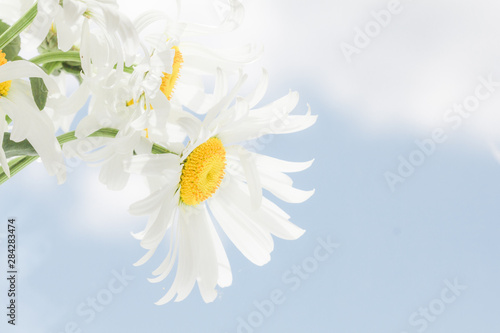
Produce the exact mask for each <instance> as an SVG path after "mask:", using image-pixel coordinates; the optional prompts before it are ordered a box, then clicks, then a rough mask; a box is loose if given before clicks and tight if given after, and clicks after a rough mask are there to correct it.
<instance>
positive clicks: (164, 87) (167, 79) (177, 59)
mask: <svg viewBox="0 0 500 333" xmlns="http://www.w3.org/2000/svg"><path fill="white" fill-rule="evenodd" d="M172 48H173V49H174V50H175V55H174V63H173V65H172V74H167V73H165V72H163V77H162V78H161V86H160V90H161V91H162V92H163V93H164V94H165V96H167V98H168V100H170V99H171V98H172V92H173V90H174V87H175V82H176V81H177V79H178V78H179V70H180V69H181V67H182V63H183V62H184V59H183V58H182V53H181V51H179V48H178V47H177V46H174V47H172Z"/></svg>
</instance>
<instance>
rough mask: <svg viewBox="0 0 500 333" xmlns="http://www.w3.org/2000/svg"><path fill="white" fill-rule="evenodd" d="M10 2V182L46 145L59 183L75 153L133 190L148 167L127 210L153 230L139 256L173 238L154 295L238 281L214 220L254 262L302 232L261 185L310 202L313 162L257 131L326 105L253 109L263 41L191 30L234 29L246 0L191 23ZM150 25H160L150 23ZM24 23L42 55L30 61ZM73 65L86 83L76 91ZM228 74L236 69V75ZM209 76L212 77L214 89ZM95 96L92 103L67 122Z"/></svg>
mask: <svg viewBox="0 0 500 333" xmlns="http://www.w3.org/2000/svg"><path fill="white" fill-rule="evenodd" d="M0 2H1V3H2V8H6V10H5V11H4V12H3V14H2V15H3V16H5V17H8V18H12V17H16V16H17V17H18V18H19V20H17V21H14V22H8V20H7V22H8V23H9V24H12V25H11V26H9V25H7V24H5V23H3V22H2V25H1V26H0V28H1V30H0V49H2V50H3V52H1V53H0V82H1V83H0V131H1V132H2V135H1V136H0V163H1V167H2V169H3V171H2V174H1V175H0V183H2V182H4V181H6V180H7V179H8V177H10V176H11V175H13V174H15V173H16V172H17V171H19V170H20V169H22V168H23V167H25V166H26V165H27V164H29V162H31V161H33V160H35V159H37V158H38V157H40V158H41V160H42V161H43V163H44V165H45V167H46V169H47V171H48V172H49V174H51V175H56V176H57V178H58V181H59V182H60V183H62V182H64V180H65V179H66V168H65V164H64V157H75V156H77V157H79V158H81V159H82V160H85V161H88V162H100V163H101V173H100V177H99V179H100V181H101V182H103V183H105V184H106V186H107V187H108V188H109V189H111V190H121V189H123V188H124V187H125V186H126V185H127V183H128V180H129V176H130V174H139V175H142V176H143V177H144V178H145V180H146V181H147V183H148V185H149V188H150V195H149V196H147V197H146V198H144V199H143V200H141V201H138V202H136V203H134V204H133V205H132V206H131V208H130V212H131V213H132V214H135V215H145V216H147V217H148V223H147V225H146V227H145V229H144V230H143V231H142V232H139V233H137V234H134V237H136V238H137V239H139V240H140V245H141V246H142V247H143V248H144V249H146V250H147V252H146V254H145V255H144V257H143V258H141V259H140V260H139V261H138V262H137V263H136V265H141V264H143V263H145V262H146V261H148V260H149V259H150V258H151V257H152V256H153V254H154V253H155V252H156V251H157V250H158V249H161V248H162V247H160V246H159V245H160V243H161V242H162V241H163V240H164V239H167V242H169V244H170V248H169V250H168V253H167V254H166V255H165V259H164V261H163V262H162V263H161V264H160V266H159V267H158V268H157V269H156V270H155V271H154V272H153V274H154V275H155V277H154V278H152V279H151V281H152V282H158V281H161V280H163V279H164V278H165V277H167V276H168V275H169V273H170V271H171V270H172V268H173V267H176V275H175V279H174V281H173V284H172V286H171V287H170V289H169V290H168V292H167V293H166V295H165V296H163V297H162V298H161V299H160V300H159V301H158V303H157V304H163V303H166V302H168V301H170V300H172V299H173V298H174V297H175V300H176V301H180V300H183V299H184V298H185V297H186V296H188V295H189V294H190V292H191V290H192V289H193V287H194V284H195V283H197V284H198V287H199V290H200V293H201V296H202V298H203V300H204V301H205V302H211V301H213V300H214V299H215V297H216V295H217V291H216V288H217V286H219V287H225V286H228V285H230V284H231V281H232V274H231V268H230V265H229V261H228V258H227V256H226V253H225V250H224V248H223V246H222V242H221V240H220V238H219V235H218V232H217V231H216V229H215V226H214V221H216V222H217V223H218V224H219V225H220V227H221V229H222V230H223V231H224V233H225V234H226V235H227V237H228V238H229V239H230V240H231V241H232V242H233V243H234V245H235V246H236V247H237V248H238V249H239V250H240V251H241V253H242V254H243V255H245V256H246V257H247V258H248V259H249V260H250V261H252V262H253V263H255V264H256V265H263V264H265V263H267V262H268V261H269V260H270V253H271V251H272V250H273V238H272V235H274V236H276V237H280V238H283V239H296V238H298V237H300V236H301V235H302V234H303V232H304V230H302V229H300V228H299V227H297V226H295V225H294V224H292V223H291V222H290V221H289V219H290V216H289V215H287V214H286V213H285V212H284V211H283V210H282V209H280V208H279V207H278V206H277V205H276V204H274V203H273V202H272V201H271V200H269V199H267V198H266V197H264V196H263V189H265V190H267V191H268V192H270V194H272V195H274V196H275V197H277V198H279V199H281V200H283V201H286V202H290V203H300V202H303V201H305V200H307V199H308V198H309V197H310V196H311V195H312V194H313V192H314V191H302V190H299V189H296V188H294V187H293V184H292V179H291V178H290V177H289V176H288V175H287V173H290V172H298V171H302V170H304V169H306V168H308V167H309V166H310V165H311V163H312V161H310V162H301V163H298V162H287V161H282V160H279V159H276V158H272V157H269V156H265V155H262V154H259V153H257V152H255V151H252V149H249V148H248V146H249V145H248V143H249V142H255V141H254V140H258V139H259V138H261V137H263V136H266V135H274V134H284V133H293V132H297V131H301V130H303V129H306V128H308V127H310V126H311V125H313V124H314V123H315V121H316V116H313V115H311V112H310V110H308V111H307V112H306V113H305V114H301V115H291V111H292V110H293V109H294V108H295V106H296V105H297V102H298V94H297V93H296V92H290V93H289V94H287V95H286V96H284V97H282V98H280V99H278V100H276V101H275V102H273V103H271V104H268V105H265V106H260V107H256V106H257V105H258V104H259V102H260V101H261V99H262V97H263V95H264V94H265V91H266V88H267V82H268V77H267V72H266V71H263V75H262V79H261V81H260V83H259V84H258V85H257V87H255V89H253V91H252V92H251V93H250V94H248V96H246V97H240V96H238V94H239V91H240V88H241V86H242V85H243V84H244V82H245V79H246V74H244V71H243V70H244V67H245V65H246V64H248V63H250V62H252V61H254V60H256V59H257V58H258V57H259V56H260V54H261V50H260V49H259V48H257V47H254V46H252V45H251V44H249V45H246V46H244V47H240V48H238V49H231V50H230V51H229V50H225V51H224V52H222V51H220V50H215V49H210V48H207V47H206V46H204V45H202V44H200V43H195V42H192V41H189V37H191V36H193V35H199V36H203V35H205V34H207V33H210V34H214V33H215V34H217V33H221V32H230V31H232V30H233V29H235V28H237V26H238V25H239V24H240V21H241V18H242V17H243V6H242V4H241V3H240V2H238V0H227V6H228V8H229V9H230V10H228V11H227V16H226V17H225V19H224V20H223V22H221V24H220V25H219V26H203V25H199V24H193V23H186V22H181V21H179V20H178V19H176V18H172V17H170V16H168V15H167V14H166V13H161V12H158V11H148V12H146V13H144V14H141V15H140V16H138V17H137V18H135V19H134V20H130V19H129V18H128V17H127V16H126V15H124V14H123V13H122V12H120V8H119V6H118V3H117V1H116V0H39V1H38V2H33V0H31V1H30V0H20V1H19V2H18V3H17V5H12V4H11V2H9V1H0ZM9 4H11V5H9ZM2 15H0V16H2ZM151 25H155V26H157V27H158V26H159V27H161V28H160V29H158V28H157V29H155V30H154V31H155V33H151V32H149V31H150V30H151V29H148V27H150V26H151ZM18 35H20V36H21V37H22V38H23V44H22V45H23V47H24V45H26V47H31V48H32V49H33V50H35V49H37V50H38V55H36V56H35V57H33V58H31V59H30V60H24V59H22V58H21V57H20V56H19V48H20V47H19V45H20V41H19V36H18ZM199 39H200V38H198V40H199ZM65 75H73V76H75V77H76V78H77V79H78V81H79V83H80V85H79V87H78V89H77V90H76V91H75V92H74V93H72V94H71V96H66V93H65V91H66V86H65V85H66V82H67V81H66V80H65V77H66V76H65ZM230 76H233V77H235V78H236V84H234V86H233V87H228V83H227V82H228V78H229V77H230ZM207 77H209V78H210V77H212V78H213V79H214V82H215V84H214V87H213V90H212V89H211V91H208V89H207V88H205V84H204V82H206V79H207ZM28 79H29V80H28ZM87 101H89V106H88V112H87V113H86V114H85V116H84V117H83V119H81V120H80V121H79V122H78V124H77V125H76V129H75V131H73V132H69V130H70V125H71V124H72V123H73V122H74V119H75V116H76V114H77V112H78V111H79V110H80V109H82V107H83V106H84V105H85V103H86V102H87ZM61 132H64V134H61V135H59V136H56V133H61ZM82 147H85V149H82ZM167 235H168V236H167Z"/></svg>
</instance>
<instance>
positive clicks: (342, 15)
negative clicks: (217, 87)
mask: <svg viewBox="0 0 500 333" xmlns="http://www.w3.org/2000/svg"><path fill="white" fill-rule="evenodd" d="M390 2H391V1H390V0H384V1H382V0H359V1H349V0H335V1H329V2H327V1H321V0H316V1H308V2H306V1H294V2H290V1H285V0H281V1H272V2H270V1H264V0H243V3H244V4H245V6H246V18H245V22H244V24H243V26H242V27H241V29H240V30H239V31H237V32H236V33H234V34H230V35H228V36H225V38H226V39H225V40H226V41H227V43H228V44H237V45H241V44H242V43H244V42H246V41H248V42H261V41H262V42H263V43H264V46H265V54H264V59H263V60H262V62H260V63H259V64H258V65H257V67H258V66H262V65H264V66H266V67H268V68H269V72H270V75H271V77H270V78H271V80H270V82H271V85H274V86H275V87H276V84H277V82H279V84H280V85H282V84H284V83H285V82H288V81H285V80H289V81H290V82H293V84H294V85H296V84H297V83H296V82H297V80H303V82H304V85H308V86H313V87H315V88H316V89H317V90H318V92H320V93H321V94H322V95H323V96H324V100H326V101H328V102H330V105H331V110H332V111H331V112H344V113H345V114H348V115H349V116H352V117H353V118H354V119H356V120H358V121H359V122H360V124H361V125H363V126H364V127H365V128H366V129H367V130H370V131H375V132H382V131H386V132H387V130H388V129H400V128H401V126H403V127H407V128H411V129H419V130H423V131H429V130H430V129H432V128H434V127H436V126H441V125H442V123H443V115H444V113H445V112H446V111H447V109H448V108H450V107H452V106H453V104H454V103H461V102H463V101H464V99H465V98H466V97H467V96H469V95H471V94H473V93H474V89H475V87H476V86H477V84H478V82H479V81H478V77H480V76H484V77H487V76H488V75H489V74H491V73H494V74H495V76H494V77H495V78H497V80H498V81H500V71H498V66H497V62H498V59H500V43H499V42H497V40H498V37H497V36H498V34H497V32H498V31H500V21H499V20H498V17H497V15H496V13H497V12H498V9H500V4H499V3H498V2H495V1H490V0H479V1H474V2H471V1H465V0H461V1H450V0H434V1H430V0H420V1H411V0H401V1H400V4H401V5H400V7H401V8H400V10H399V13H398V14H394V15H391V18H390V22H389V24H387V26H386V27H381V29H380V30H381V31H380V34H378V35H377V36H376V37H373V38H371V39H370V44H369V45H368V46H367V47H366V48H363V49H360V53H359V54H354V55H353V56H352V62H351V63H349V62H348V61H346V58H345V56H344V54H343V52H342V51H341V48H340V45H341V43H343V42H345V43H349V44H351V45H354V37H355V34H356V30H355V29H356V28H360V29H365V27H366V25H367V24H368V23H369V22H375V19H374V16H373V14H372V11H375V12H378V13H380V10H387V8H388V6H389V3H390ZM141 5H142V6H143V8H147V7H149V5H148V4H147V2H141ZM184 10H185V12H187V11H191V12H197V13H200V11H199V10H196V7H192V6H190V4H189V3H188V4H186V5H184ZM198 16H200V14H198ZM193 17H196V15H194V16H193ZM354 46H355V45H354ZM288 88H289V87H288V86H287V87H284V88H283V90H286V89H288ZM291 88H295V89H299V88H300V87H298V86H293V87H291ZM497 96H500V89H499V91H498V92H497V93H496V94H495V96H494V97H492V98H490V99H488V100H487V101H485V102H483V103H481V106H480V108H479V109H478V111H477V112H475V114H474V116H471V117H470V118H468V119H467V121H464V123H463V125H464V128H466V129H467V130H468V131H469V132H470V133H472V134H474V136H479V137H481V136H486V137H490V138H491V137H495V136H498V134H497V133H500V131H498V130H497V128H498V127H499V125H500V117H499V116H498V114H499V113H498V112H496V110H497V109H500V99H499V97H497ZM316 112H320V111H319V110H316Z"/></svg>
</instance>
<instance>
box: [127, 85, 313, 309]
mask: <svg viewBox="0 0 500 333" xmlns="http://www.w3.org/2000/svg"><path fill="white" fill-rule="evenodd" d="M242 81H243V80H240V82H239V84H238V85H237V87H236V88H235V89H233V91H232V92H231V93H230V94H228V95H227V96H226V97H225V98H224V99H222V100H221V101H220V102H219V103H217V104H216V105H214V106H213V108H212V109H211V110H210V111H209V112H208V114H207V116H206V118H205V119H204V121H203V122H201V121H200V120H197V119H192V118H191V119H184V120H182V119H181V120H180V123H181V124H183V125H184V126H185V128H186V130H187V132H188V133H189V136H190V138H191V141H190V143H189V144H188V145H187V146H186V147H185V149H184V150H183V151H182V153H181V154H180V155H174V154H163V155H155V156H153V155H151V154H149V155H138V156H134V157H132V158H131V159H130V161H128V162H126V169H127V170H128V171H129V172H131V173H139V174H142V175H145V176H148V177H152V178H151V179H152V180H153V181H150V183H152V184H153V186H152V193H151V195H149V196H148V197H146V198H145V199H143V200H141V201H138V202H136V203H135V204H133V205H132V206H131V208H130V212H131V213H132V214H135V215H149V221H148V224H147V226H146V228H145V229H144V230H143V231H142V232H140V233H138V234H136V235H135V237H136V238H138V239H140V240H141V246H142V247H144V248H145V249H147V250H148V252H147V253H146V255H145V256H144V257H143V258H141V259H140V260H139V261H138V262H137V263H136V265H141V264H143V263H145V262H146V261H147V260H149V259H150V258H151V257H152V255H153V254H154V253H155V251H156V250H157V248H158V246H159V244H160V243H161V241H162V239H163V238H164V237H165V234H166V232H167V231H168V230H170V249H169V252H168V254H167V256H166V258H165V260H164V261H163V262H162V263H161V264H160V266H159V267H158V268H157V269H156V270H155V271H154V272H153V274H154V275H156V277H155V278H153V279H150V281H151V282H158V281H161V280H163V279H164V278H165V277H166V276H167V275H168V274H169V273H170V271H171V270H172V267H173V266H174V264H175V262H176V261H177V273H176V276H175V279H174V282H173V284H172V286H171V288H170V290H169V291H168V292H167V293H166V295H165V296H164V297H162V298H161V299H160V300H159V301H158V302H157V304H164V303H166V302H169V301H170V300H172V299H173V298H174V297H175V296H176V295H177V297H176V298H175V301H181V300H183V299H184V298H185V297H187V296H188V295H189V293H190V292H191V290H192V288H193V286H194V284H195V282H197V283H198V287H199V289H200V293H201V295H202V297H203V300H204V301H205V302H211V301H213V300H214V299H215V297H216V295H217V292H216V286H217V285H219V286H220V287H226V286H229V285H230V284H231V282H232V275H231V269H230V266H229V261H228V259H227V256H226V253H225V251H224V248H223V246H222V243H221V241H220V239H219V236H218V234H217V232H216V230H215V227H214V225H213V220H212V217H211V215H212V216H213V217H214V219H215V220H216V221H217V222H218V224H219V225H220V226H221V228H222V230H223V231H224V232H225V233H226V235H227V236H228V237H229V239H230V240H231V241H232V242H233V243H234V244H235V246H236V247H237V248H238V249H239V250H240V251H241V253H243V255H245V256H246V257H247V258H248V259H249V260H250V261H252V262H253V263H255V264H256V265H264V264H265V263H267V262H268V261H269V260H270V253H271V251H272V250H273V239H272V236H271V235H275V236H276V237H279V238H283V239H297V238H298V237H300V236H301V235H302V234H303V232H304V230H302V229H301V228H299V227H297V226H295V225H294V224H292V223H291V222H290V221H289V218H290V217H289V216H288V215H287V214H286V213H285V212H284V211H283V210H281V209H280V208H279V207H278V206H277V205H275V204H274V203H273V202H272V201H271V200H269V199H267V198H265V197H264V196H263V195H262V189H266V190H268V191H269V192H271V193H272V194H273V195H275V196H276V197H278V198H280V199H281V200H283V201H286V202H292V203H300V202H303V201H305V200H307V199H308V198H309V197H310V196H311V195H312V194H313V193H314V191H302V190H298V189H296V188H294V187H293V186H292V185H293V183H292V180H291V178H290V177H289V176H287V175H286V174H285V173H288V172H297V171H302V170H304V169H306V168H308V167H309V166H310V165H311V164H312V161H310V162H305V163H294V162H286V161H282V160H279V159H275V158H272V157H268V156H265V155H261V154H257V153H254V152H250V151H248V150H246V149H245V148H243V146H242V145H241V143H242V142H245V141H246V140H252V139H257V138H259V137H260V136H262V135H265V134H280V133H292V132H297V131H301V130H303V129H305V128H308V127H309V126H311V125H312V124H314V122H315V121H316V116H312V115H311V114H310V110H309V111H308V112H307V113H306V114H305V115H290V112H291V111H292V110H293V109H294V107H295V106H296V104H297V101H298V94H297V93H294V92H291V93H290V94H288V95H287V96H285V97H283V98H281V99H279V100H277V101H275V102H274V103H271V104H270V105H267V106H264V107H262V108H257V109H252V107H253V106H254V105H255V103H257V102H258V101H259V100H260V97H261V96H262V91H263V90H265V87H262V86H260V87H259V88H258V89H256V91H255V94H254V95H253V98H250V99H249V100H246V99H242V98H238V99H237V101H236V103H235V104H234V105H233V106H231V107H228V106H229V104H230V102H231V101H232V100H233V98H234V96H235V94H236V91H237V89H238V87H239V85H240V84H241V83H242ZM264 82H265V81H264ZM263 84H264V85H265V83H263Z"/></svg>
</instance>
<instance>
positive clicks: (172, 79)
mask: <svg viewBox="0 0 500 333" xmlns="http://www.w3.org/2000/svg"><path fill="white" fill-rule="evenodd" d="M172 48H173V49H174V51H175V54H174V61H173V64H172V74H168V73H165V72H163V76H162V78H161V85H160V91H161V92H162V93H163V94H164V95H165V96H167V99H168V100H169V101H170V99H172V92H173V91H174V88H175V83H176V82H177V79H178V78H179V71H180V69H181V67H182V63H183V62H184V59H183V58H182V53H181V51H179V48H178V47H177V46H174V47H172ZM134 103H135V101H134V99H133V98H132V99H131V100H130V101H128V102H125V104H126V105H127V106H130V105H133V104H134ZM150 108H151V109H153V107H152V106H150ZM144 109H146V105H144Z"/></svg>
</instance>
